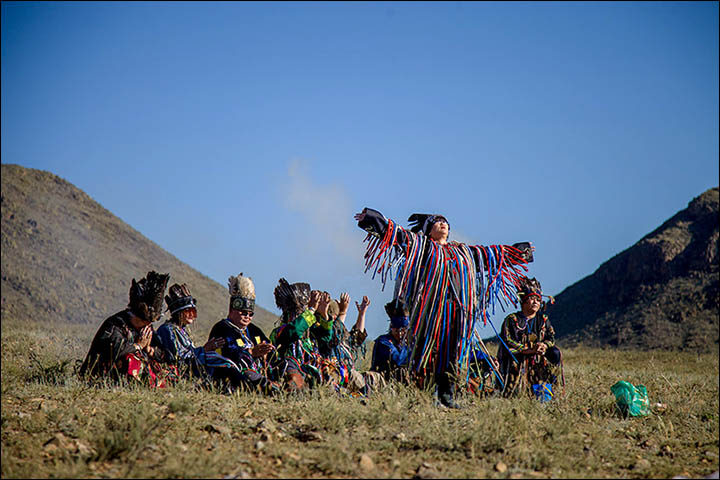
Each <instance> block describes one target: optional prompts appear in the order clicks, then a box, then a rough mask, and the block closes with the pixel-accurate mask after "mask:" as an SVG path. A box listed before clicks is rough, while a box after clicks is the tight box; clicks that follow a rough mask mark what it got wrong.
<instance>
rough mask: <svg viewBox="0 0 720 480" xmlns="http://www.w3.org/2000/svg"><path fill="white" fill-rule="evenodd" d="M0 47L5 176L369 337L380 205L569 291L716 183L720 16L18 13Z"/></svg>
mask: <svg viewBox="0 0 720 480" xmlns="http://www.w3.org/2000/svg"><path fill="white" fill-rule="evenodd" d="M1 48H2V162H3V163H16V164H20V165H23V166H26V167H32V168H38V169H42V170H47V171H50V172H52V173H55V174H57V175H59V176H61V177H63V178H65V179H66V180H68V181H70V182H72V183H73V184H75V185H76V186H78V187H79V188H81V189H82V190H84V191H85V192H87V193H88V194H89V195H90V196H91V197H93V198H94V199H95V200H96V201H98V202H99V203H100V204H101V205H103V206H104V207H105V208H107V209H108V210H110V211H111V212H113V213H114V214H116V215H117V216H119V217H120V218H121V219H122V220H124V221H125V222H127V223H128V224H130V225H131V226H132V227H134V228H136V229H137V230H139V231H140V232H141V233H143V234H144V235H145V236H147V237H148V238H150V239H151V240H153V241H154V242H156V243H157V244H159V245H160V246H161V247H163V248H165V249H166V250H168V251H169V252H171V253H172V254H174V255H175V256H177V257H178V258H179V259H180V260H182V261H184V262H186V263H188V264H189V265H191V266H192V267H194V268H196V269H197V270H199V271H200V272H202V273H204V274H206V275H208V276H210V277H211V278H213V279H215V280H217V281H218V282H220V283H221V284H223V285H226V283H227V277H228V276H229V275H234V274H238V273H239V272H244V273H245V274H246V275H250V276H251V277H252V278H253V279H254V280H255V283H256V288H257V294H258V303H259V304H260V305H262V306H263V307H265V308H268V309H269V310H271V311H275V312H277V311H278V310H277V309H276V308H275V304H274V300H273V296H272V292H273V288H274V286H275V285H276V284H277V280H278V278H279V277H281V276H284V277H286V278H287V279H288V280H289V281H290V282H297V281H308V282H309V283H310V284H311V285H312V286H313V287H316V288H320V289H326V290H329V291H330V292H331V293H332V294H333V295H334V296H335V297H337V296H339V293H340V292H341V291H343V290H348V291H349V292H350V294H351V296H352V297H353V299H359V298H360V297H361V296H362V295H363V294H368V295H370V296H371V300H372V302H373V304H372V307H371V312H370V316H369V319H368V330H369V332H370V335H371V336H373V337H374V336H376V335H378V334H380V333H382V332H383V331H385V330H386V328H387V319H386V317H385V315H384V312H383V309H382V306H383V304H384V303H385V302H387V301H388V300H390V297H391V292H392V288H391V286H389V287H388V288H387V289H386V291H385V292H384V293H380V287H379V282H378V281H377V279H376V280H374V281H373V280H371V279H370V276H369V275H365V274H363V268H362V256H363V252H364V245H363V244H362V240H363V238H364V236H365V235H364V232H362V231H361V230H360V229H358V228H357V227H356V226H355V222H354V221H353V218H352V216H353V214H354V213H355V212H358V211H360V210H361V209H362V208H363V207H364V206H370V207H373V208H376V209H378V210H380V211H381V212H383V213H384V214H385V215H387V216H389V217H391V218H393V219H395V220H397V221H400V222H401V224H403V225H406V219H407V217H408V216H409V215H410V214H411V213H414V212H440V213H443V214H445V215H446V216H447V217H448V218H449V220H450V224H451V239H452V238H454V239H459V240H462V241H468V242H471V243H474V244H483V245H488V244H501V243H514V242H519V241H532V242H533V243H534V245H535V247H536V252H535V258H536V261H535V263H534V264H532V266H531V272H530V273H531V275H533V276H536V277H537V278H538V279H539V280H540V281H541V282H542V284H543V287H544V290H545V291H546V293H550V294H554V295H556V294H558V293H560V292H561V291H562V290H563V289H564V288H566V287H567V286H569V285H571V284H573V283H575V282H576V281H578V280H580V279H581V278H583V277H585V276H586V275H589V274H591V273H593V272H594V271H595V269H596V268H597V267H598V266H599V265H600V264H601V263H602V262H604V261H606V260H608V259H609V258H610V257H612V256H613V255H615V254H617V253H619V252H620V251H622V250H624V249H626V248H628V247H629V246H631V245H632V244H634V243H635V242H637V241H638V240H639V239H640V238H641V237H642V236H644V235H645V234H647V233H648V232H650V231H651V230H653V229H655V228H656V227H657V226H659V225H660V224H661V223H662V222H663V221H665V220H666V219H667V218H669V217H670V216H672V215H673V214H674V213H675V212H677V211H678V210H680V209H682V208H684V207H685V206H686V205H687V203H688V202H689V201H690V200H691V199H692V198H693V197H695V196H697V195H699V194H700V193H702V192H703V191H705V190H706V189H708V188H710V187H713V186H716V185H717V184H718V3H717V2H697V3H695V2H677V3H675V2H658V3H655V2H639V3H632V2H630V3H610V2H600V3H552V2H551V3H541V2H537V3H536V2H532V3H520V2H512V3H486V2H480V3H464V2H442V3H425V2H423V3H409V2H408V3H405V2H403V3H381V2H377V3H376V2H372V3H286V2H279V3H246V2H240V3H230V2H219V3H212V2H202V3H192V2H182V3H173V2H159V3H140V2H138V3H135V2H133V3H122V2H118V3H115V2H113V3H110V2H107V3H105V2H103V3H92V2H62V3H60V2H57V3H54V2H47V3H46V2H37V3H35V2H2V47H1ZM149 197H151V198H152V199H153V200H152V201H148V198H149ZM138 273H139V275H142V274H144V272H138ZM171 273H172V272H171ZM128 280H129V279H128ZM171 280H172V279H171ZM191 287H192V286H191ZM353 311H354V310H353ZM200 314H201V315H202V312H200ZM581 314H582V312H578V315H581ZM351 318H354V314H351ZM501 319H502V315H501V314H497V315H496V316H495V325H496V326H498V327H499V323H500V322H501ZM100 320H101V319H98V321H100ZM491 333H492V331H488V330H483V336H488V335H489V334H491Z"/></svg>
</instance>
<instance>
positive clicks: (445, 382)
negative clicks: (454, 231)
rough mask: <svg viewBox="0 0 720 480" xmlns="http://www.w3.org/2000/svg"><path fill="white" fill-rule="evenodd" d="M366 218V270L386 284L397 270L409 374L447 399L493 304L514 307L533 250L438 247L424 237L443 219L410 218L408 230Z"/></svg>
mask: <svg viewBox="0 0 720 480" xmlns="http://www.w3.org/2000/svg"><path fill="white" fill-rule="evenodd" d="M363 213H364V214H365V215H364V218H361V219H360V221H359V222H358V226H359V227H360V228H362V229H364V230H366V231H367V232H368V236H367V237H366V239H365V241H366V242H368V246H367V251H366V254H365V265H366V269H365V271H366V272H367V271H368V270H372V272H373V278H374V277H375V275H376V274H379V275H380V277H381V279H382V282H383V285H384V284H385V282H386V281H387V279H388V278H389V277H392V269H393V268H394V267H395V268H397V273H396V275H395V280H396V286H395V299H396V300H397V301H399V302H401V303H403V304H405V305H407V306H408V308H409V309H410V332H409V333H410V335H409V337H410V343H411V345H412V354H411V360H410V367H411V371H412V373H414V374H415V375H416V377H417V378H418V379H419V380H420V381H421V383H422V381H423V380H425V381H427V380H428V379H429V377H435V381H436V382H437V384H438V393H439V394H440V395H442V394H446V395H449V396H450V398H452V395H453V390H454V388H453V386H452V384H453V383H454V382H452V379H451V375H458V374H459V373H460V371H462V370H463V368H466V367H467V363H468V359H469V353H470V350H471V346H472V338H473V332H474V330H475V324H476V320H477V319H478V318H482V319H483V322H486V321H487V316H488V314H489V313H491V312H492V311H494V308H495V304H496V302H497V303H500V304H501V306H503V308H504V306H505V305H506V304H508V303H514V301H515V293H514V290H515V289H516V288H517V287H518V286H519V285H520V282H521V281H522V280H523V279H524V278H525V276H524V274H523V271H527V267H526V264H527V263H528V262H531V261H532V260H533V258H532V247H531V245H530V244H529V243H520V244H515V245H513V246H509V245H490V246H481V245H465V244H463V243H457V242H448V243H447V244H445V245H442V244H440V243H439V242H437V241H435V240H432V239H431V238H430V237H429V232H430V231H431V229H432V226H433V224H434V223H435V222H436V221H439V220H442V221H445V222H447V221H446V220H445V219H444V217H441V216H435V215H424V214H414V215H412V216H411V217H410V218H409V219H408V221H411V222H414V225H413V227H412V229H411V230H406V229H404V228H402V227H400V226H399V225H397V224H396V223H395V222H393V221H392V220H389V219H386V218H385V217H384V216H383V215H382V214H381V213H380V212H378V211H376V210H372V209H369V208H366V209H365V210H363ZM448 226H449V225H448Z"/></svg>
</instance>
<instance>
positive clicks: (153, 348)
mask: <svg viewBox="0 0 720 480" xmlns="http://www.w3.org/2000/svg"><path fill="white" fill-rule="evenodd" d="M169 279H170V275H169V274H160V273H157V272H155V271H150V272H148V274H147V275H146V276H145V278H141V279H140V281H137V282H136V281H135V279H133V280H132V284H131V286H130V302H129V303H128V306H127V308H126V309H125V310H122V311H120V312H118V313H116V314H114V315H112V316H111V317H109V318H107V319H106V320H105V321H104V322H103V323H102V325H100V328H99V329H98V331H97V333H96V334H95V337H94V338H93V341H92V343H91V344H90V350H89V351H88V354H87V356H86V357H85V361H83V363H82V365H81V366H80V370H79V375H80V376H81V377H88V378H99V377H110V378H112V379H115V380H118V379H120V378H128V377H131V378H135V379H139V380H141V381H144V382H147V383H148V384H149V385H150V386H151V387H156V386H157V387H163V386H165V380H166V379H167V378H168V377H169V376H171V372H170V369H168V368H167V367H168V365H167V357H166V355H165V351H164V350H163V349H162V348H160V347H161V342H160V339H159V338H158V336H157V335H156V334H155V331H154V330H153V328H152V323H153V322H154V321H156V320H158V319H159V318H160V315H161V313H162V303H163V294H164V293H165V287H167V283H168V280H169Z"/></svg>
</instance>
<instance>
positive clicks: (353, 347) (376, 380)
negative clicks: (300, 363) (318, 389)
mask: <svg viewBox="0 0 720 480" xmlns="http://www.w3.org/2000/svg"><path fill="white" fill-rule="evenodd" d="M326 293H327V292H326ZM328 295H329V294H328ZM349 305H350V294H348V293H347V292H343V293H342V294H340V299H339V300H332V301H331V302H330V306H329V307H328V312H327V315H328V319H330V320H331V321H332V323H333V328H332V338H331V339H330V342H329V343H328V344H327V345H323V347H324V348H321V349H320V350H319V351H320V354H321V355H322V356H323V359H324V362H323V373H325V376H326V377H328V380H329V381H330V382H331V383H333V385H334V386H335V388H336V390H338V391H340V390H341V389H342V391H343V392H346V393H349V394H350V395H351V396H358V395H368V394H369V393H370V392H371V391H372V390H375V389H379V388H382V387H383V386H384V385H385V380H384V378H383V377H382V375H380V374H378V373H377V372H364V373H362V372H360V370H359V368H360V360H361V358H362V357H363V356H364V354H365V339H366V338H367V331H366V330H365V313H366V312H367V308H368V306H370V299H369V298H368V297H367V296H365V297H363V301H362V304H359V303H357V302H355V305H356V307H357V309H358V316H357V320H356V321H355V324H354V325H353V327H352V329H351V330H350V331H348V329H347V327H346V326H345V318H346V317H347V311H348V307H349ZM316 315H319V314H317V313H316ZM313 328H315V327H313Z"/></svg>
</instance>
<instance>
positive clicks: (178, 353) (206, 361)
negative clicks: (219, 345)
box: [157, 283, 249, 391]
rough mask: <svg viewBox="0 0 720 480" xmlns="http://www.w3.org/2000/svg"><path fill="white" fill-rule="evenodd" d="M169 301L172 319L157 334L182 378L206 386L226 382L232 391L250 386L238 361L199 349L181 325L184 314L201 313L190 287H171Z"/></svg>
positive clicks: (202, 348)
mask: <svg viewBox="0 0 720 480" xmlns="http://www.w3.org/2000/svg"><path fill="white" fill-rule="evenodd" d="M165 302H166V303H167V306H168V310H169V311H170V315H171V318H170V320H168V321H166V322H165V323H164V324H163V325H161V326H160V328H158V331H157V333H158V337H160V340H161V341H162V345H163V348H164V349H165V352H166V354H167V356H168V359H169V361H171V362H173V363H174V364H175V365H176V366H177V368H178V371H179V372H180V374H181V375H182V376H185V377H187V378H190V377H193V378H197V379H199V380H200V381H201V382H202V384H203V386H205V387H208V386H210V385H212V384H213V383H214V382H217V383H221V384H222V383H224V384H226V387H227V388H228V390H230V391H233V390H235V389H236V388H238V387H240V386H242V385H243V384H245V383H249V381H248V379H247V378H246V377H245V375H244V374H243V373H241V372H240V369H239V368H238V366H237V365H236V364H235V362H233V361H232V360H230V359H229V358H226V357H224V356H222V355H220V354H219V353H217V352H214V351H210V352H206V351H205V347H202V346H201V347H196V346H195V344H194V343H193V341H192V338H190V333H189V332H188V331H187V329H186V327H185V326H184V325H183V326H181V322H180V318H179V315H180V312H182V311H184V310H189V309H195V310H197V306H196V300H195V299H194V298H193V297H192V295H190V290H189V289H188V287H187V285H186V284H184V283H183V284H182V285H179V284H177V283H176V284H174V285H173V286H171V287H170V290H169V292H168V295H166V296H165Z"/></svg>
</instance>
